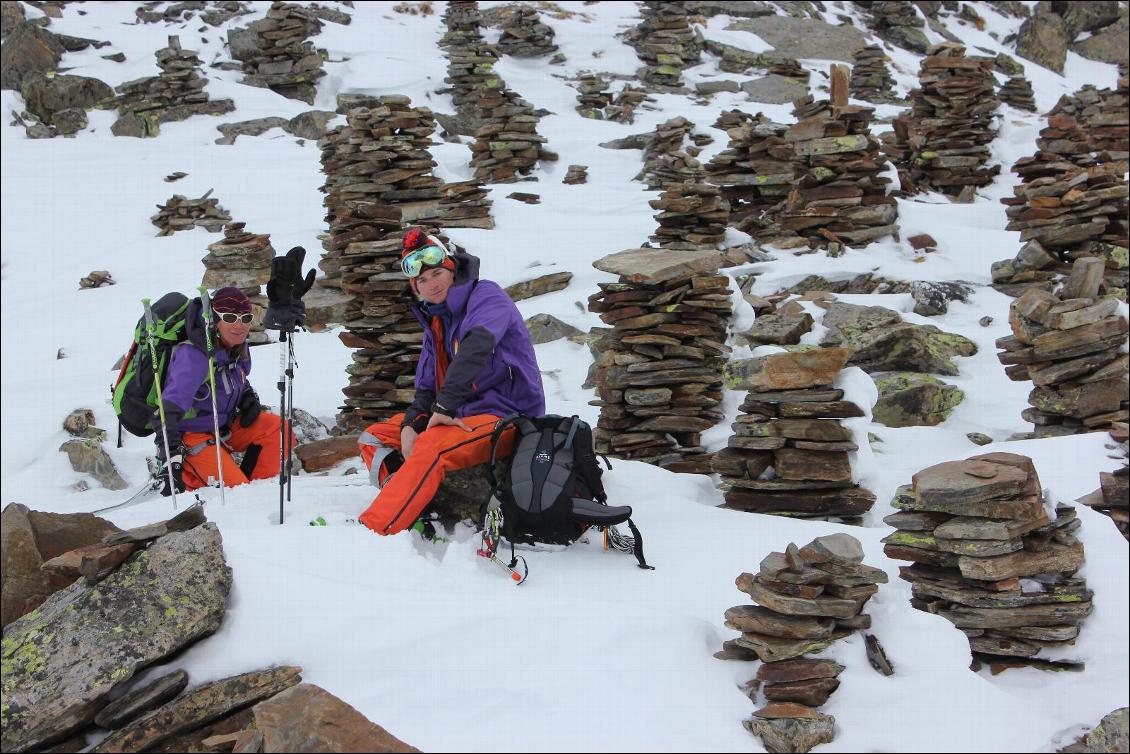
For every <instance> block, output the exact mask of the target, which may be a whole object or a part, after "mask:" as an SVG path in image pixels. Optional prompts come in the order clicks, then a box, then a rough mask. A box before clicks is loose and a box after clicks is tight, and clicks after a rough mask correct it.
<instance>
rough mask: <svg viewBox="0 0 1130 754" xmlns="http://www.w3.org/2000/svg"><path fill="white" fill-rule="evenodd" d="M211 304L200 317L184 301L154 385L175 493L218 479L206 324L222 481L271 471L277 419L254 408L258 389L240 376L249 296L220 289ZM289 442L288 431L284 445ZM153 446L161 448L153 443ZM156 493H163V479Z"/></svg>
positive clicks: (246, 359) (197, 306)
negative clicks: (181, 329) (181, 320)
mask: <svg viewBox="0 0 1130 754" xmlns="http://www.w3.org/2000/svg"><path fill="white" fill-rule="evenodd" d="M211 309H212V321H211V322H208V323H205V322H204V317H203V302H202V301H201V300H200V298H199V297H197V298H195V299H193V300H192V301H190V302H189V304H188V310H187V312H186V314H185V329H186V340H185V341H184V342H182V343H179V344H177V346H176V347H175V348H174V349H173V354H172V356H171V357H170V359H169V366H168V369H167V370H166V372H165V381H164V383H163V388H162V391H163V392H162V397H163V398H164V405H165V426H166V430H167V431H168V436H169V448H170V451H169V452H170V456H171V457H170V458H169V465H170V466H171V467H172V470H173V483H174V484H175V485H176V489H177V492H184V491H185V490H195V489H198V488H200V487H204V486H206V485H207V484H208V483H209V480H218V479H219V478H220V474H219V468H218V467H217V465H216V450H215V445H216V436H215V432H214V429H213V426H214V425H213V423H212V406H213V401H212V392H211V383H210V381H209V378H208V349H207V341H206V339H205V333H204V328H205V327H211V328H213V331H212V343H213V346H214V349H215V352H214V353H213V356H212V357H213V359H214V366H215V383H216V400H215V406H216V419H217V421H218V424H219V427H220V441H221V448H220V459H221V463H223V470H224V474H223V479H224V485H225V486H228V487H234V486H235V485H237V484H245V483H247V482H248V481H250V480H252V479H269V478H271V477H275V476H278V473H279V440H280V438H281V437H282V432H281V431H280V426H279V425H280V423H281V421H282V420H281V419H280V418H279V417H278V416H276V415H274V414H272V413H268V412H266V411H263V410H262V407H261V406H260V405H259V396H258V395H257V394H256V393H255V390H254V388H252V387H251V384H250V383H249V382H248V380H247V376H248V374H250V373H251V352H250V349H249V348H248V346H247V336H248V335H249V334H250V332H251V319H252V313H251V300H250V299H248V298H247V295H246V294H245V293H244V292H243V291H241V290H239V289H238V288H221V289H220V290H218V291H216V292H215V293H214V294H212V298H211ZM237 419H238V421H237ZM157 436H158V437H160V434H158V435H157ZM293 442H294V441H293V433H292V440H291V443H292V446H293ZM158 445H160V443H158ZM232 451H236V452H242V453H243V454H244V456H243V462H242V463H236V462H235V459H233V458H232V455H231V453H232ZM158 453H159V454H161V455H163V453H162V451H161V449H160V448H158ZM163 494H165V495H168V494H170V490H169V483H168V481H167V480H166V482H165V489H164V490H163Z"/></svg>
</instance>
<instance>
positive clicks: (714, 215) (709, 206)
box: [648, 182, 730, 249]
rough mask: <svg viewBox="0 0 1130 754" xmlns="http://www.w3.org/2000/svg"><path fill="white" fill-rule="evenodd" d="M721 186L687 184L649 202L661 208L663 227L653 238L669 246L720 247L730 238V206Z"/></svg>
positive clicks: (653, 207)
mask: <svg viewBox="0 0 1130 754" xmlns="http://www.w3.org/2000/svg"><path fill="white" fill-rule="evenodd" d="M721 194H722V192H721V191H720V190H719V189H718V187H717V186H710V185H708V184H705V183H690V182H688V183H683V184H679V185H677V186H673V187H671V188H669V189H667V190H666V191H664V192H663V193H662V194H660V196H659V198H658V199H652V200H651V201H649V202H648V204H649V205H651V208H652V209H657V210H659V214H658V215H656V216H655V219H656V221H657V222H658V223H659V228H658V229H657V230H656V231H655V235H653V236H652V237H651V241H652V242H653V243H654V244H656V245H658V246H662V247H663V248H667V249H700V248H703V247H713V248H718V246H719V245H720V244H721V243H722V242H723V241H724V240H725V238H726V221H727V220H728V219H729V217H730V205H729V204H727V203H726V200H725V199H723V198H722V196H721Z"/></svg>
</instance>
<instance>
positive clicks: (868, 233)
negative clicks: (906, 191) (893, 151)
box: [753, 65, 899, 252]
mask: <svg viewBox="0 0 1130 754" xmlns="http://www.w3.org/2000/svg"><path fill="white" fill-rule="evenodd" d="M847 74H848V72H847V66H839V65H837V66H833V67H832V100H831V101H828V100H821V101H818V102H815V101H812V98H811V97H808V98H806V99H804V100H798V101H797V103H796V104H797V111H798V112H797V113H796V114H797V117H798V119H799V121H798V122H797V123H796V124H795V125H793V126H790V127H789V128H788V129H787V130H786V131H785V133H784V138H785V140H786V141H788V142H790V143H791V144H792V148H793V154H794V156H793V170H794V175H795V176H796V178H797V180H796V182H795V184H794V186H793V188H792V190H791V191H790V192H789V194H788V196H787V197H786V198H785V200H784V202H783V203H782V204H781V205H779V207H777V208H774V209H773V210H770V214H771V215H772V218H771V220H767V221H766V223H765V224H764V227H763V228H762V229H761V230H760V231H758V232H756V233H754V234H753V235H754V236H755V237H756V238H757V239H758V240H760V241H763V242H766V243H776V239H777V238H778V237H781V236H785V237H788V236H801V237H804V238H805V239H806V240H807V242H808V245H809V246H810V247H811V248H827V249H828V250H829V251H832V252H835V251H842V250H843V248H844V246H845V245H851V246H865V245H867V244H868V243H870V242H872V241H875V240H877V239H880V238H883V237H885V236H891V235H895V234H897V233H898V230H899V227H898V225H897V224H896V221H897V220H898V205H897V204H895V201H894V198H893V197H888V196H887V184H888V183H890V179H889V178H886V177H885V176H883V175H882V174H883V173H884V172H886V169H887V160H886V158H885V157H884V156H883V154H882V152H881V150H880V145H879V140H878V139H876V138H875V137H874V136H872V135H871V118H872V117H873V116H874V114H875V111H874V110H873V109H871V108H867V107H857V106H855V105H849V104H847V101H848V92H847V84H848V75H847Z"/></svg>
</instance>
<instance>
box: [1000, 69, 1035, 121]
mask: <svg viewBox="0 0 1130 754" xmlns="http://www.w3.org/2000/svg"><path fill="white" fill-rule="evenodd" d="M997 96H998V97H999V98H1000V101H1001V102H1003V103H1004V104H1006V105H1012V106H1013V107H1015V108H1016V109H1017V110H1024V111H1025V112H1029V113H1034V112H1036V95H1035V94H1034V93H1033V92H1032V82H1031V81H1029V80H1028V79H1026V78H1024V77H1023V76H1013V77H1012V78H1010V79H1009V80H1008V81H1006V82H1005V83H1003V84H1001V87H1000V89H999V90H998V91H997Z"/></svg>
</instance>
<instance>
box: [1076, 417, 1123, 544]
mask: <svg viewBox="0 0 1130 754" xmlns="http://www.w3.org/2000/svg"><path fill="white" fill-rule="evenodd" d="M1110 440H1111V441H1110V442H1109V443H1107V445H1106V447H1107V449H1108V450H1112V451H1114V454H1112V455H1110V456H1108V457H1110V458H1121V461H1122V466H1120V467H1119V468H1117V469H1115V470H1114V471H1110V472H1107V471H1103V472H1100V473H1099V487H1098V489H1096V490H1095V491H1094V492H1092V493H1090V494H1088V495H1084V496H1083V497H1081V498H1079V499H1078V500H1077V501H1076V502H1079V503H1083V504H1084V505H1087V506H1090V507H1091V508H1093V509H1094V510H1097V511H1098V512H1099V513H1102V514H1103V515H1106V516H1110V518H1111V519H1112V520H1113V521H1114V523H1115V525H1116V526H1117V527H1118V531H1120V532H1121V533H1122V536H1123V538H1125V539H1127V540H1130V444H1128V441H1130V425H1128V424H1127V423H1126V422H1115V423H1114V427H1113V429H1111V431H1110Z"/></svg>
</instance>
